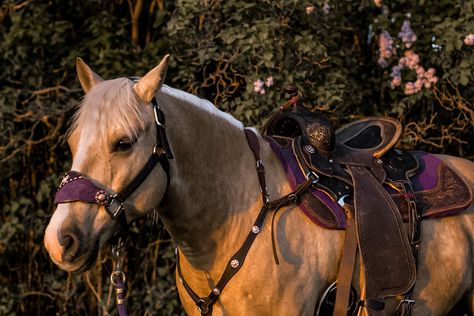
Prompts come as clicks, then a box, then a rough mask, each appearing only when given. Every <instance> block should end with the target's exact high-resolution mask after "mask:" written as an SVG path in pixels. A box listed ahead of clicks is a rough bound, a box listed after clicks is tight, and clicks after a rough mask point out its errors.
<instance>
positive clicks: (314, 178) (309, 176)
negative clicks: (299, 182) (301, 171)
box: [306, 171, 319, 184]
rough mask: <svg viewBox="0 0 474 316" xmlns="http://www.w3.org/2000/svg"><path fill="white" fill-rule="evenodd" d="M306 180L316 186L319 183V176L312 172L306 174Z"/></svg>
mask: <svg viewBox="0 0 474 316" xmlns="http://www.w3.org/2000/svg"><path fill="white" fill-rule="evenodd" d="M306 179H308V180H311V182H312V183H313V184H316V183H318V181H319V176H318V175H317V174H316V173H315V172H314V171H310V172H308V173H307V174H306Z"/></svg>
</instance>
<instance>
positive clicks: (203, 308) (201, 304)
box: [196, 298, 210, 315]
mask: <svg viewBox="0 0 474 316" xmlns="http://www.w3.org/2000/svg"><path fill="white" fill-rule="evenodd" d="M196 305H197V308H198V310H199V312H200V313H201V314H202V315H207V314H208V313H209V310H210V307H209V305H207V303H206V301H205V300H203V299H202V298H200V299H199V301H197V302H196Z"/></svg>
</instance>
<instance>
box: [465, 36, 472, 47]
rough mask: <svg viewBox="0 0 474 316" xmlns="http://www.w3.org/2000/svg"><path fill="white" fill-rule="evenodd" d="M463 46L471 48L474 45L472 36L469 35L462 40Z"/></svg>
mask: <svg viewBox="0 0 474 316" xmlns="http://www.w3.org/2000/svg"><path fill="white" fill-rule="evenodd" d="M464 44H466V45H469V46H472V45H474V34H469V35H467V36H466V37H465V38H464Z"/></svg>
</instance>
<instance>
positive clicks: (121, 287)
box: [110, 238, 128, 316]
mask: <svg viewBox="0 0 474 316" xmlns="http://www.w3.org/2000/svg"><path fill="white" fill-rule="evenodd" d="M124 246H125V242H124V241H122V238H119V240H118V242H117V245H114V246H112V258H113V259H114V263H115V269H114V271H113V272H112V274H111V275H110V282H112V284H113V286H114V288H115V298H116V302H117V310H118V314H119V316H127V315H128V313H127V306H126V305H125V279H126V278H125V273H124V272H123V271H122V262H121V261H122V258H121V257H122V249H123V247H124Z"/></svg>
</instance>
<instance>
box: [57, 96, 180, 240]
mask: <svg viewBox="0 0 474 316" xmlns="http://www.w3.org/2000/svg"><path fill="white" fill-rule="evenodd" d="M151 104H152V106H153V113H154V116H155V126H156V134H157V136H156V138H157V140H156V143H155V146H154V148H153V152H152V153H151V155H150V158H148V160H147V162H146V163H145V165H144V166H143V167H142V169H141V170H140V171H139V172H138V174H137V175H136V176H135V177H134V178H133V179H132V180H131V181H130V182H129V183H128V184H127V185H126V186H125V187H123V188H122V189H121V190H120V191H119V192H117V193H115V192H114V191H113V190H112V189H110V188H107V187H106V186H105V185H103V184H101V183H99V182H98V181H96V180H93V179H92V178H89V177H88V176H86V175H83V174H81V173H80V172H78V171H74V170H71V171H69V172H67V173H66V174H65V175H64V177H63V179H62V181H61V184H60V185H59V187H58V189H57V192H56V197H55V199H54V203H55V204H59V203H69V202H75V201H80V202H85V203H93V204H97V205H99V206H104V208H105V210H106V211H107V213H108V214H109V215H110V217H111V218H112V219H114V220H118V221H119V222H120V234H125V233H126V232H127V231H128V226H129V223H128V222H127V218H126V214H125V210H124V203H125V202H126V201H127V199H128V198H129V197H130V196H131V195H132V194H133V192H135V191H136V190H137V189H138V187H140V185H141V184H142V183H143V181H145V179H146V178H147V177H148V175H149V174H150V172H151V171H152V170H153V168H154V167H155V166H156V164H157V163H160V165H161V167H162V168H163V170H164V171H165V173H166V188H168V186H169V183H170V163H169V159H173V158H174V156H173V153H172V152H171V148H170V145H169V142H168V137H167V135H166V125H165V114H164V113H163V110H162V109H161V107H160V106H159V105H158V102H157V101H156V98H155V97H154V98H153V99H152V101H151Z"/></svg>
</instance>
